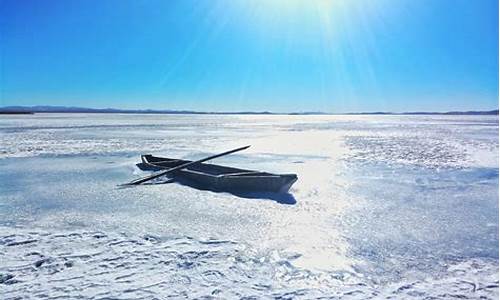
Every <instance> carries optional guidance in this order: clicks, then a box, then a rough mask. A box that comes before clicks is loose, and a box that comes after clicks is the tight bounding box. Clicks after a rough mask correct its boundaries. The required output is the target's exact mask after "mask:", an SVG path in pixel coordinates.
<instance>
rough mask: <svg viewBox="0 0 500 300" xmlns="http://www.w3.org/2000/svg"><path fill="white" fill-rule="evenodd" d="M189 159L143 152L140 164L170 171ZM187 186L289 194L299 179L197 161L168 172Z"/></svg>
mask: <svg viewBox="0 0 500 300" xmlns="http://www.w3.org/2000/svg"><path fill="white" fill-rule="evenodd" d="M189 162H191V161H189V160H181V159H172V158H165V157H158V156H153V155H149V154H147V155H141V162H140V163H138V164H137V167H138V168H139V169H141V170H144V171H160V170H167V169H171V168H174V167H177V166H180V165H182V164H186V163H189ZM167 176H168V177H170V178H173V179H174V180H176V181H179V182H182V183H187V184H188V185H191V186H194V187H197V188H201V189H208V190H215V191H228V192H233V191H255V192H278V193H286V192H287V191H288V190H289V189H290V187H291V186H292V184H293V183H294V182H295V181H297V175H295V174H272V173H267V172H260V171H253V170H244V169H238V168H232V167H226V166H221V165H215V164H205V163H197V164H193V165H190V166H187V167H186V168H183V169H180V170H177V171H175V172H172V173H171V174H168V175H167Z"/></svg>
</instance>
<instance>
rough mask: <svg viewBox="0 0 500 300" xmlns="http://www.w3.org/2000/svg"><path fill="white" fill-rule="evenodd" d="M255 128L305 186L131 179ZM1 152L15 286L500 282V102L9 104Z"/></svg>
mask: <svg viewBox="0 0 500 300" xmlns="http://www.w3.org/2000/svg"><path fill="white" fill-rule="evenodd" d="M247 144H251V145H252V147H251V148H250V149H248V150H246V151H244V152H241V153H238V154H234V155H231V156H227V157H223V158H220V159H217V160H216V161H214V162H217V163H222V164H230V165H235V166H239V167H243V168H250V169H258V170H266V171H273V172H284V173H289V172H293V173H297V174H298V176H299V181H297V182H296V184H295V185H294V186H293V188H292V190H291V194H290V195H288V196H287V199H290V198H291V199H293V200H294V201H291V202H290V201H285V202H283V201H281V200H282V199H283V198H280V197H274V198H273V197H262V198H263V199H251V198H241V197H237V196H234V195H231V194H227V193H213V192H207V191H198V190H195V189H192V188H189V187H186V186H182V185H178V184H164V185H149V186H139V187H134V188H125V189H123V188H122V189H120V188H117V186H116V185H117V184H119V183H123V182H126V181H128V180H130V179H132V178H134V177H137V176H141V175H144V174H147V173H145V172H141V171H139V170H137V169H136V168H135V167H134V163H136V162H137V161H138V159H139V156H138V155H139V154H140V153H152V154H158V155H165V156H170V157H182V158H189V159H196V158H201V157H203V156H206V155H209V154H213V153H216V152H220V151H224V150H229V149H231V148H235V147H238V146H243V145H247ZM0 156H1V157H2V158H3V159H0V228H1V230H0V262H1V263H0V293H2V294H3V293H4V292H5V294H6V295H7V298H8V299H10V298H16V297H23V298H29V297H31V298H43V297H45V296H46V298H51V297H52V298H57V297H59V296H63V295H69V296H70V297H73V298H76V297H79V296H83V297H84V298H95V299H101V298H128V299H151V298H154V297H159V298H165V297H167V296H171V297H173V298H196V297H220V298H241V297H245V296H247V297H255V298H266V297H268V298H274V297H282V298H304V299H310V298H315V297H334V298H335V297H342V298H347V299H350V298H352V299H366V298H370V297H371V298H386V297H392V298H395V299H401V298H415V299H421V298H426V297H437V298H451V297H464V298H480V297H485V298H491V299H495V298H498V117H496V116H431V117H429V116H209V115H208V116H203V115H107V114H106V115H99V114H36V115H32V116H2V117H1V118H0ZM44 295H45V296H44Z"/></svg>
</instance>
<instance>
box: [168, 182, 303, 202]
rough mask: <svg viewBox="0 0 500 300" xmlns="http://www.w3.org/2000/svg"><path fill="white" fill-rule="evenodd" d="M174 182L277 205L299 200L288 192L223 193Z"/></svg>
mask: <svg viewBox="0 0 500 300" xmlns="http://www.w3.org/2000/svg"><path fill="white" fill-rule="evenodd" d="M173 182H175V183H178V184H181V185H184V186H189V187H191V188H194V189H198V190H203V191H211V192H215V193H228V194H231V195H233V196H236V197H238V198H245V199H254V200H272V201H276V202H277V203H280V204H286V205H294V204H296V203H297V200H296V199H295V197H294V196H293V195H292V194H290V193H288V192H287V193H277V192H249V191H241V190H223V191H221V190H217V189H213V188H211V187H207V186H204V185H200V184H197V183H195V182H192V181H189V180H182V179H176V180H175V181H173Z"/></svg>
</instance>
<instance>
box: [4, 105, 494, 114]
mask: <svg viewBox="0 0 500 300" xmlns="http://www.w3.org/2000/svg"><path fill="white" fill-rule="evenodd" d="M33 113H121V114H197V115H498V109H495V110H488V111H449V112H420V111H419V112H402V113H397V112H361V113H343V114H331V113H324V112H293V113H272V112H268V111H261V112H254V111H240V112H201V111H191V110H168V109H167V110H153V109H117V108H86V107H68V106H5V107H0V114H33Z"/></svg>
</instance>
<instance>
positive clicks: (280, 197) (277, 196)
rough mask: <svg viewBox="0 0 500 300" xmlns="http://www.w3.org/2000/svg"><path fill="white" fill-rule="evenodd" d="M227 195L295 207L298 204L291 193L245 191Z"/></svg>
mask: <svg viewBox="0 0 500 300" xmlns="http://www.w3.org/2000/svg"><path fill="white" fill-rule="evenodd" d="M227 193H230V194H232V195H234V196H236V197H239V198H246V199H259V200H273V201H276V202H278V203H279V204H286V205H294V204H296V203H297V200H296V199H295V197H294V196H293V195H292V194H290V193H272V192H243V191H229V192H227Z"/></svg>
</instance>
